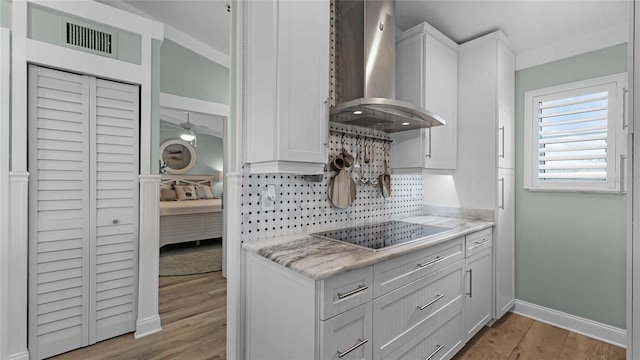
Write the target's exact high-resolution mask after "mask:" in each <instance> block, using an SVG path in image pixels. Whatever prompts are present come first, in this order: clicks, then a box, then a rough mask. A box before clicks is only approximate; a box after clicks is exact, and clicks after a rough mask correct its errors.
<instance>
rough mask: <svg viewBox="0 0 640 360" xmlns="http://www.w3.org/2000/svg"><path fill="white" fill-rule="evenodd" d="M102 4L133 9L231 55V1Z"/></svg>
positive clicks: (117, 0) (116, 1) (118, 1)
mask: <svg viewBox="0 0 640 360" xmlns="http://www.w3.org/2000/svg"><path fill="white" fill-rule="evenodd" d="M100 2H102V3H104V4H107V5H111V6H114V7H117V8H121V9H123V10H129V11H131V10H134V11H133V12H136V13H138V14H140V12H142V13H144V14H146V15H148V17H150V18H152V19H155V20H158V21H160V22H163V23H165V24H167V25H169V26H171V27H173V28H175V29H176V30H179V31H180V32H182V33H184V34H186V35H189V36H190V37H192V38H194V39H196V40H198V41H200V42H202V43H204V44H206V45H208V46H209V47H211V48H213V49H216V50H218V51H220V52H221V53H223V54H225V55H229V43H230V42H231V35H230V34H231V32H230V30H229V29H230V27H231V14H230V13H229V12H228V11H227V5H228V4H230V3H231V0H228V1H227V0H196V1H193V0H100ZM123 4H124V6H123ZM131 8H134V9H131ZM135 10H138V11H135Z"/></svg>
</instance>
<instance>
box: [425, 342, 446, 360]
mask: <svg viewBox="0 0 640 360" xmlns="http://www.w3.org/2000/svg"><path fill="white" fill-rule="evenodd" d="M443 348H444V345H440V344H438V345H437V346H436V350H435V351H434V352H432V353H431V355H429V356H427V358H426V359H424V360H431V358H432V357H434V356H436V354H437V353H438V351H440V350H442V349H443Z"/></svg>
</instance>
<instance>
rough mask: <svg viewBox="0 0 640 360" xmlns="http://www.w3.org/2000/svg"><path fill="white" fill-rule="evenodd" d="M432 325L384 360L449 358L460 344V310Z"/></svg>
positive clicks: (437, 359) (439, 359) (461, 344)
mask: <svg viewBox="0 0 640 360" xmlns="http://www.w3.org/2000/svg"><path fill="white" fill-rule="evenodd" d="M433 325H434V326H432V327H430V328H428V329H426V330H425V331H423V332H422V333H420V334H418V335H417V336H415V337H413V338H412V339H411V340H409V341H407V342H406V343H404V344H402V346H400V347H399V348H398V349H396V350H395V351H394V352H392V353H391V354H389V356H387V357H385V358H384V360H415V359H424V360H441V359H450V358H451V357H452V356H453V355H454V354H455V353H456V352H458V351H459V350H460V349H461V348H462V346H463V343H462V340H461V339H462V337H461V334H462V311H460V310H457V311H455V310H454V315H453V317H452V316H451V315H449V316H446V317H443V318H440V319H438V320H437V321H436V322H434V324H433Z"/></svg>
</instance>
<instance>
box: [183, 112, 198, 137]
mask: <svg viewBox="0 0 640 360" xmlns="http://www.w3.org/2000/svg"><path fill="white" fill-rule="evenodd" d="M179 126H180V127H181V128H183V129H184V131H183V132H182V134H180V139H182V140H184V141H189V142H191V141H193V140H195V139H196V133H195V132H194V131H193V124H191V123H190V122H189V113H187V122H186V123H181V124H180V125H179Z"/></svg>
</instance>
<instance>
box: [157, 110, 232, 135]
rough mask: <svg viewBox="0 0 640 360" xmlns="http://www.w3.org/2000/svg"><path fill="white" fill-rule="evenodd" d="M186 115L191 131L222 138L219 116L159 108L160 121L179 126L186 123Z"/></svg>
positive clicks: (221, 120) (221, 123) (222, 120)
mask: <svg viewBox="0 0 640 360" xmlns="http://www.w3.org/2000/svg"><path fill="white" fill-rule="evenodd" d="M187 113H188V115H189V116H188V117H189V123H191V124H193V125H194V128H193V131H195V132H196V133H203V134H208V135H212V136H215V137H219V138H222V135H223V126H224V118H223V117H221V116H215V115H208V114H201V113H197V112H193V111H190V112H187V111H184V110H176V109H170V108H166V107H161V108H160V120H164V121H167V122H169V123H172V124H174V125H178V126H179V125H180V124H182V123H186V122H187Z"/></svg>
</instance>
